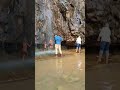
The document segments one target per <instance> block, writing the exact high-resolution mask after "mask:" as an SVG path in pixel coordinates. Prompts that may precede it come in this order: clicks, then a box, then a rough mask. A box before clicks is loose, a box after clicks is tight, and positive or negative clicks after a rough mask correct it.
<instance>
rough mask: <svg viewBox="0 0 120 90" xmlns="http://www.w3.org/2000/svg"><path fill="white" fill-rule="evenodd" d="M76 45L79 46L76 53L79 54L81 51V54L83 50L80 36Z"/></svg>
mask: <svg viewBox="0 0 120 90" xmlns="http://www.w3.org/2000/svg"><path fill="white" fill-rule="evenodd" d="M76 44H77V46H76V53H77V52H78V51H79V53H80V50H81V37H80V36H79V37H78V38H77V40H76Z"/></svg>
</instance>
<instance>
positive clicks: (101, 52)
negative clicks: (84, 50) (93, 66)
mask: <svg viewBox="0 0 120 90" xmlns="http://www.w3.org/2000/svg"><path fill="white" fill-rule="evenodd" d="M102 55H103V51H102V50H100V52H99V57H98V63H99V62H101V59H102Z"/></svg>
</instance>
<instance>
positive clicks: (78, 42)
mask: <svg viewBox="0 0 120 90" xmlns="http://www.w3.org/2000/svg"><path fill="white" fill-rule="evenodd" d="M54 40H55V54H56V57H57V56H58V51H59V53H60V55H61V56H62V50H61V42H62V41H63V38H62V37H61V36H60V34H58V35H55V37H54ZM80 52H81V37H80V36H78V38H77V39H76V53H80Z"/></svg>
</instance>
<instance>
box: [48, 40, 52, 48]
mask: <svg viewBox="0 0 120 90" xmlns="http://www.w3.org/2000/svg"><path fill="white" fill-rule="evenodd" d="M49 47H50V49H52V48H53V41H52V40H50V41H49Z"/></svg>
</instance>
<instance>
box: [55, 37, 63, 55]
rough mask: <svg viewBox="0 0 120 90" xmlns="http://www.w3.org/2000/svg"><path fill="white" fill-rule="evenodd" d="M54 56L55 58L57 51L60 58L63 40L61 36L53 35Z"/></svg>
mask: <svg viewBox="0 0 120 90" xmlns="http://www.w3.org/2000/svg"><path fill="white" fill-rule="evenodd" d="M54 39H55V54H56V56H57V54H58V50H59V52H60V54H61V56H62V50H61V42H62V40H63V38H62V37H61V36H58V35H55V38H54Z"/></svg>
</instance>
